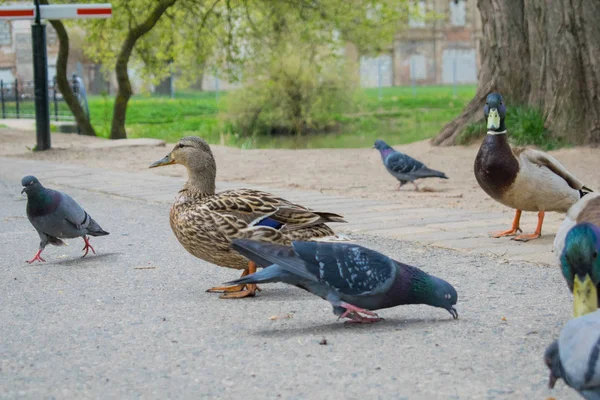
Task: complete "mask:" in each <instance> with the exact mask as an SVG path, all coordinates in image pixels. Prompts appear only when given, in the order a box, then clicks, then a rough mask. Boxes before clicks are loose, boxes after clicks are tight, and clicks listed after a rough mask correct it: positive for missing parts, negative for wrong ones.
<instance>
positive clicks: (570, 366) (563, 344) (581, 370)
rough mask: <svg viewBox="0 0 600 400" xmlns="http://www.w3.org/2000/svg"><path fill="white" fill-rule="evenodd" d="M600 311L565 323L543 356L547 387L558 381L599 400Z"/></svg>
mask: <svg viewBox="0 0 600 400" xmlns="http://www.w3.org/2000/svg"><path fill="white" fill-rule="evenodd" d="M599 355H600V311H594V312H592V313H589V314H586V315H584V316H582V317H579V318H574V319H572V320H570V321H569V322H567V323H566V324H565V326H564V327H563V329H562V331H561V332H560V336H559V338H558V340H555V341H554V342H553V343H552V344H551V345H550V346H548V348H547V349H546V353H545V354H544V361H545V362H546V365H547V366H548V368H550V380H549V382H548V386H550V388H553V387H554V385H555V384H556V381H557V380H558V379H560V378H562V379H563V380H564V381H565V383H566V384H567V385H569V386H570V387H572V388H573V389H575V390H577V391H578V392H579V394H580V395H581V396H582V397H583V398H585V399H588V400H600V360H599V358H598V356H599Z"/></svg>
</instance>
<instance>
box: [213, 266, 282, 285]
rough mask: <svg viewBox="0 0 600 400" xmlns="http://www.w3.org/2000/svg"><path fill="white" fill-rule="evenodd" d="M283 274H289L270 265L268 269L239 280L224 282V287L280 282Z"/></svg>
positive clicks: (278, 267)
mask: <svg viewBox="0 0 600 400" xmlns="http://www.w3.org/2000/svg"><path fill="white" fill-rule="evenodd" d="M285 274H289V272H287V271H286V270H284V269H283V268H281V267H280V266H279V265H276V264H272V265H271V266H270V267H267V268H265V269H263V270H261V271H258V272H256V273H254V274H250V275H246V276H244V277H242V278H240V279H236V280H234V281H230V282H226V283H225V285H248V284H253V283H270V282H281V281H282V279H281V278H282V275H285Z"/></svg>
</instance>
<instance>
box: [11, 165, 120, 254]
mask: <svg viewBox="0 0 600 400" xmlns="http://www.w3.org/2000/svg"><path fill="white" fill-rule="evenodd" d="M21 185H23V190H21V193H26V194H27V218H29V222H31V225H33V227H34V228H35V230H36V231H37V232H38V234H39V235H40V248H39V250H38V252H37V253H35V256H34V257H33V258H32V259H31V260H29V261H27V262H28V263H32V262H34V261H36V260H37V261H46V260H44V259H43V258H42V257H41V256H40V255H41V254H42V251H44V248H45V247H46V245H47V244H48V243H51V244H53V245H55V246H62V245H64V244H65V243H64V242H63V241H62V240H61V239H71V238H76V237H82V238H83V241H84V242H85V246H84V247H83V249H82V250H85V253H84V254H83V257H85V256H86V255H87V253H88V251H89V250H92V252H93V253H94V254H96V252H95V251H94V248H93V247H92V246H91V245H90V242H89V240H88V238H87V235H90V236H104V235H108V232H105V231H104V230H102V228H101V227H100V225H98V223H97V222H96V221H94V220H93V219H92V217H90V215H89V214H88V213H87V212H85V210H84V209H83V208H81V206H80V205H79V204H77V202H76V201H75V200H73V199H72V198H71V196H69V195H67V194H65V193H62V192H59V191H56V190H52V189H46V188H45V187H43V186H42V184H41V183H40V181H38V180H37V178H36V177H35V176H26V177H24V178H23V179H22V180H21Z"/></svg>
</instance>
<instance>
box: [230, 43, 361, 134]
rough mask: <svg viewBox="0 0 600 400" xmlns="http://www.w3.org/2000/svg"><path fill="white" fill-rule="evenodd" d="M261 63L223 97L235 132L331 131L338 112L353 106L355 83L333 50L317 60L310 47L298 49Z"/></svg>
mask: <svg viewBox="0 0 600 400" xmlns="http://www.w3.org/2000/svg"><path fill="white" fill-rule="evenodd" d="M263 68H264V70H263V71H257V73H255V74H253V76H252V80H250V81H247V82H246V83H245V85H244V87H243V88H241V89H238V90H236V91H234V92H231V93H230V94H229V95H228V96H227V99H226V100H225V101H226V110H227V112H226V113H225V119H226V122H227V124H228V125H229V130H230V131H231V132H232V133H234V134H239V135H241V136H252V135H255V134H267V135H277V134H297V135H300V134H303V133H318V132H330V131H334V130H336V129H337V125H338V124H337V121H338V119H339V117H340V115H341V114H342V113H343V112H349V111H351V110H352V106H353V103H354V102H353V98H354V93H355V90H356V87H357V85H356V84H355V79H353V78H352V75H351V74H350V73H349V72H348V71H347V69H346V66H345V65H344V62H343V60H341V59H338V58H337V57H335V56H327V58H326V59H324V60H317V61H315V57H311V54H310V52H308V51H304V52H303V51H300V50H298V51H296V52H290V53H288V54H283V55H281V57H278V58H277V59H274V60H273V61H272V62H270V63H266V64H263Z"/></svg>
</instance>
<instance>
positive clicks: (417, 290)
mask: <svg viewBox="0 0 600 400" xmlns="http://www.w3.org/2000/svg"><path fill="white" fill-rule="evenodd" d="M233 249H234V250H236V251H238V252H240V253H241V254H242V255H244V256H245V257H247V258H249V259H250V260H252V261H254V262H255V263H256V264H257V265H258V266H261V267H263V268H264V269H263V270H261V271H259V272H256V273H254V274H251V275H247V276H245V277H243V278H240V279H238V280H236V281H233V282H229V283H230V284H257V283H268V282H284V283H287V284H289V285H294V286H297V287H299V288H301V289H304V290H307V291H309V292H311V293H313V294H315V295H317V296H319V297H321V298H322V299H324V300H327V301H329V302H330V303H331V304H332V305H333V313H334V314H335V315H338V316H339V317H340V318H349V319H350V321H348V322H357V323H372V322H377V321H380V320H381V318H379V317H378V315H377V314H375V313H374V312H373V310H379V309H382V308H390V307H395V306H399V305H403V304H427V305H430V306H434V307H440V308H443V309H445V310H447V311H448V312H450V314H451V315H452V316H453V317H454V318H455V319H456V318H458V313H457V311H456V309H455V308H454V307H453V306H454V305H455V304H456V301H457V298H458V295H457V294H456V290H455V289H454V287H452V285H450V284H449V283H448V282H446V281H444V280H442V279H439V278H436V277H435V276H432V275H429V274H427V273H426V272H424V271H422V270H420V269H418V268H416V267H412V266H410V265H406V264H402V263H400V262H397V261H394V260H392V259H391V258H389V257H387V256H385V255H383V254H381V253H378V252H376V251H373V250H369V249H367V248H365V247H362V246H359V245H356V244H343V243H332V242H329V243H328V242H292V246H291V247H288V246H281V245H276V244H268V243H264V242H258V241H254V240H248V239H234V240H233Z"/></svg>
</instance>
